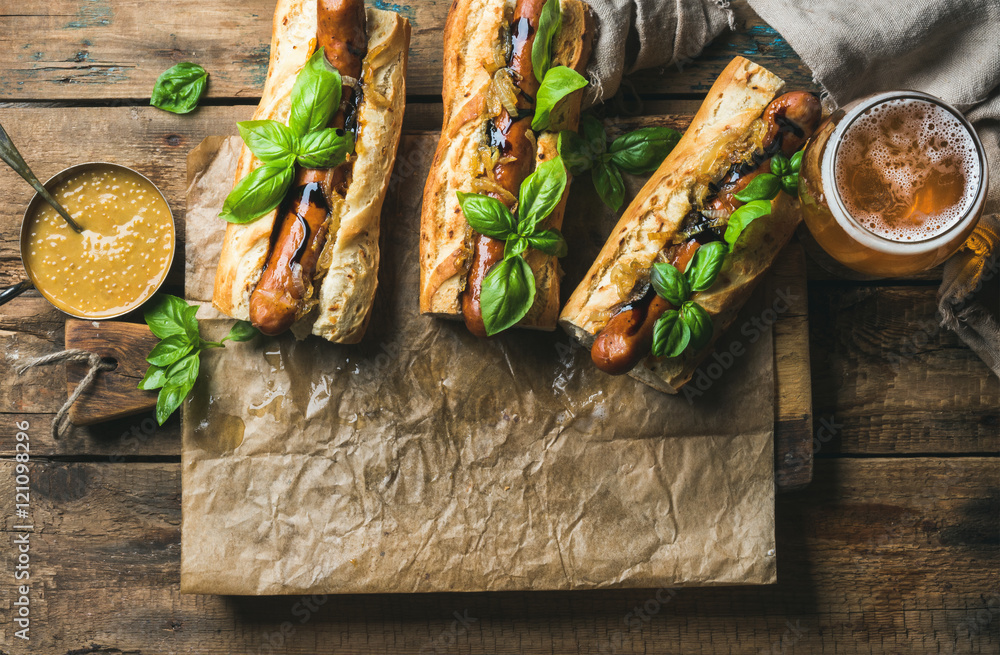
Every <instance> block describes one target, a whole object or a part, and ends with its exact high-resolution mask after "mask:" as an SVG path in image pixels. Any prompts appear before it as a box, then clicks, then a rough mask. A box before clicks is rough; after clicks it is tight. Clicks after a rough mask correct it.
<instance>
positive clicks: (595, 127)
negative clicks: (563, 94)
mask: <svg viewBox="0 0 1000 655" xmlns="http://www.w3.org/2000/svg"><path fill="white" fill-rule="evenodd" d="M580 136H582V137H583V140H584V141H586V142H587V145H588V146H589V147H590V152H591V153H592V154H593V156H594V157H598V156H600V155H603V154H604V153H606V152H607V151H608V134H607V132H605V131H604V123H602V122H601V121H599V120H597V119H596V118H594V117H593V116H591V115H590V114H586V115H584V117H583V118H581V119H580Z"/></svg>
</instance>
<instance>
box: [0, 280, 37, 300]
mask: <svg viewBox="0 0 1000 655" xmlns="http://www.w3.org/2000/svg"><path fill="white" fill-rule="evenodd" d="M31 286H32V285H31V281H30V280H21V281H20V282H18V283H17V284H13V285H11V286H9V287H7V288H6V289H3V290H0V305H5V304H7V303H8V302H10V301H11V300H13V299H14V298H17V297H18V296H20V295H21V294H22V293H24V292H25V291H27V290H28V289H30V288H31Z"/></svg>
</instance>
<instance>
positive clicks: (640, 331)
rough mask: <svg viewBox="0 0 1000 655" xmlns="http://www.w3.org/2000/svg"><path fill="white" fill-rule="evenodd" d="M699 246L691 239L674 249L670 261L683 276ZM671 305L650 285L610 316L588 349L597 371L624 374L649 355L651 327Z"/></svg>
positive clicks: (651, 335) (651, 343)
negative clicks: (635, 299)
mask: <svg viewBox="0 0 1000 655" xmlns="http://www.w3.org/2000/svg"><path fill="white" fill-rule="evenodd" d="M698 246H699V243H698V242H697V241H696V240H694V239H690V240H688V241H685V242H684V243H683V244H681V245H680V247H679V248H676V249H675V251H674V253H673V256H672V257H670V258H669V261H670V263H671V264H673V265H674V266H675V267H676V268H677V270H679V271H680V272H681V273H683V272H684V271H685V270H686V269H687V266H688V264H689V263H691V259H692V258H693V257H694V253H695V251H697V250H698ZM673 308H674V307H673V305H671V304H670V303H669V302H667V301H666V300H664V299H663V298H661V297H660V296H659V295H657V294H656V292H655V291H654V290H653V288H652V286H650V288H649V290H647V291H646V295H645V296H644V297H642V298H640V299H639V300H637V301H635V302H634V303H631V304H629V305H626V306H625V307H623V308H622V310H621V311H619V312H618V313H617V314H615V315H614V316H612V317H611V319H610V320H609V321H608V324H607V325H606V326H604V329H603V330H601V333H600V334H598V335H597V338H596V339H594V344H593V345H592V346H591V348H590V358H591V359H592V360H593V362H594V364H596V365H597V368H599V369H601V370H602V371H604V372H605V373H610V374H611V375H624V374H625V373H628V372H629V371H631V370H632V369H633V368H635V366H636V364H638V363H639V362H640V361H642V359H643V357H645V356H646V355H648V354H649V351H650V349H651V348H652V347H653V326H655V325H656V321H657V319H659V318H660V317H661V316H663V313H664V312H666V311H667V310H668V309H673Z"/></svg>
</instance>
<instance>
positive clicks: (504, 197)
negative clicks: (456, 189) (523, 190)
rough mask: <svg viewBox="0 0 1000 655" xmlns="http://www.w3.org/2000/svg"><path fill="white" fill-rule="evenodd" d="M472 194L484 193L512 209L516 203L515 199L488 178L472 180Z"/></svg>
mask: <svg viewBox="0 0 1000 655" xmlns="http://www.w3.org/2000/svg"><path fill="white" fill-rule="evenodd" d="M472 192H473V193H486V194H491V195H495V196H498V197H499V198H500V201H501V202H503V203H504V204H506V205H507V206H508V207H513V206H514V203H515V202H517V198H515V197H514V196H513V195H511V193H510V191H508V190H507V189H505V188H503V187H502V186H500V185H499V184H497V183H496V182H494V181H493V180H491V179H489V178H482V177H479V178H475V179H473V180H472Z"/></svg>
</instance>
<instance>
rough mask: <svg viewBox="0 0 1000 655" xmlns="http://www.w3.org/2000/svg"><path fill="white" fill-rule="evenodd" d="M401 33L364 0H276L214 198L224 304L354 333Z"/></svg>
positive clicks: (370, 281)
mask: <svg viewBox="0 0 1000 655" xmlns="http://www.w3.org/2000/svg"><path fill="white" fill-rule="evenodd" d="M409 39H410V26H409V22H408V21H407V20H406V19H405V18H403V17H401V16H399V15H398V14H396V13H394V12H391V11H383V10H379V9H373V8H368V9H366V8H365V6H364V3H363V0H278V3H277V7H276V8H275V14H274V22H273V28H272V37H271V57H270V63H269V66H268V72H267V79H266V81H265V84H264V91H263V95H262V98H261V101H260V104H259V105H258V107H257V110H256V111H255V112H254V116H253V118H254V120H253V121H251V122H249V123H241V124H240V128H241V134H243V137H244V141H245V142H246V143H245V145H244V147H243V151H242V153H241V155H240V157H239V161H238V164H237V170H236V180H235V182H236V184H235V188H234V191H233V193H232V194H230V197H229V198H228V199H227V201H226V207H225V208H224V210H223V217H224V218H226V219H227V220H228V221H230V223H229V225H228V226H227V228H226V237H225V243H224V245H223V249H222V254H221V257H220V261H219V266H218V270H217V272H216V278H215V290H214V295H213V304H214V305H215V307H217V308H218V309H219V310H220V311H222V312H223V313H225V314H228V315H230V316H232V317H234V318H238V319H242V320H249V321H250V322H252V323H253V324H254V325H255V326H256V327H257V328H258V329H260V330H261V331H262V332H264V333H265V334H278V333H281V332H284V331H285V330H287V329H289V328H293V331H294V332H295V333H296V334H297V335H303V334H308V333H312V334H315V335H318V336H321V337H323V338H324V339H328V340H330V341H333V342H338V343H356V342H357V341H359V340H360V339H361V337H362V335H363V334H364V331H365V328H366V326H367V323H368V320H369V316H370V312H371V306H372V300H373V298H374V295H375V288H376V284H377V275H378V265H379V247H378V239H379V219H380V214H381V210H382V203H383V200H384V198H385V193H386V189H387V187H388V184H389V177H390V175H391V173H392V166H393V162H394V160H395V156H396V149H397V147H398V144H399V138H400V130H401V128H402V122H403V110H404V103H405V97H406V85H405V77H406V63H407V51H408V49H409ZM265 160H266V161H265ZM282 185H283V186H282ZM275 193H276V195H275ZM268 194H272V195H270V196H269V195H268Z"/></svg>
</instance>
